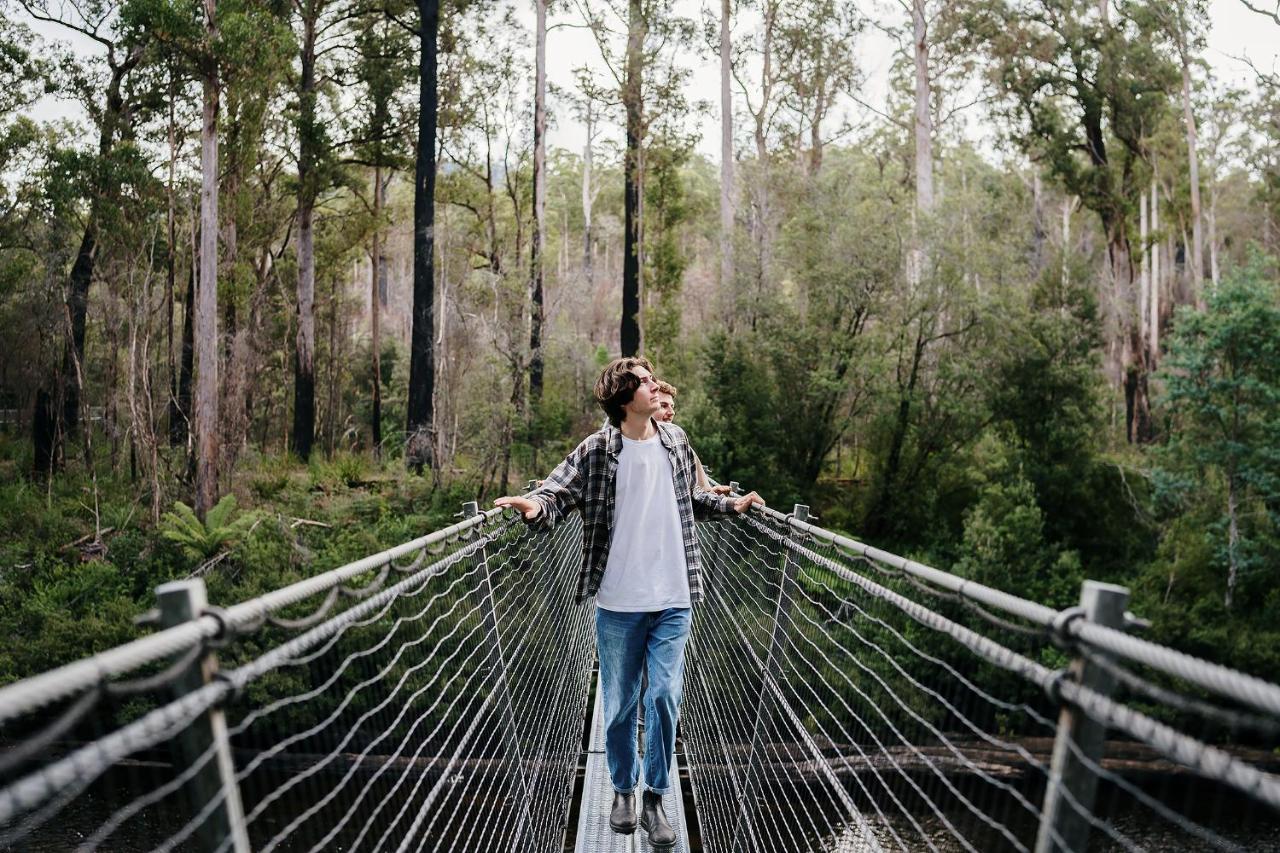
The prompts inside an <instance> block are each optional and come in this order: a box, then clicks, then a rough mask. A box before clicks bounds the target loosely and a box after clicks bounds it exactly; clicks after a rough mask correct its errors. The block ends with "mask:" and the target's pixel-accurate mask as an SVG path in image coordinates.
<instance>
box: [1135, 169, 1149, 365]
mask: <svg viewBox="0 0 1280 853" xmlns="http://www.w3.org/2000/svg"><path fill="white" fill-rule="evenodd" d="M1147 223H1148V220H1147V194H1146V193H1141V194H1139V196H1138V241H1139V242H1138V245H1139V246H1141V247H1142V252H1141V254H1140V255H1139V256H1138V281H1139V282H1140V285H1141V287H1140V289H1139V291H1138V305H1139V306H1141V307H1140V308H1139V310H1138V314H1139V318H1138V319H1139V325H1140V326H1141V334H1142V337H1143V339H1144V340H1145V339H1146V338H1147V337H1148V335H1149V334H1150V330H1149V329H1148V328H1147V327H1148V323H1147V312H1146V310H1145V308H1146V306H1147V305H1148V304H1149V302H1150V300H1151V276H1150V272H1151V243H1150V241H1149V240H1148V238H1149V237H1150V231H1149V229H1148V224H1147Z"/></svg>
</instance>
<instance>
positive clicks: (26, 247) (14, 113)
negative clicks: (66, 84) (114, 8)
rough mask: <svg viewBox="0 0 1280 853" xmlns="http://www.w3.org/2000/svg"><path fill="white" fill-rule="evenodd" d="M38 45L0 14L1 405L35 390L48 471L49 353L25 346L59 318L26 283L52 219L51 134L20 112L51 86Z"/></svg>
mask: <svg viewBox="0 0 1280 853" xmlns="http://www.w3.org/2000/svg"><path fill="white" fill-rule="evenodd" d="M39 47H40V46H39V42H38V41H37V40H36V37H35V35H34V33H32V31H31V29H30V28H29V27H27V26H26V25H24V24H22V23H19V22H18V21H16V20H13V19H11V18H8V17H4V16H0V57H3V60H0V173H3V174H5V175H6V176H9V180H6V181H4V182H0V328H2V329H4V332H5V348H6V354H7V355H8V356H9V357H8V358H6V359H5V361H4V364H3V366H0V386H3V387H4V388H5V389H6V393H5V399H4V401H3V405H4V406H6V407H9V406H15V405H17V404H20V402H21V400H20V398H19V396H18V394H19V393H20V392H17V391H16V389H21V388H24V387H25V388H35V389H37V390H36V392H35V401H34V402H35V405H34V407H33V408H34V417H33V425H32V426H33V428H32V438H33V445H34V451H35V453H34V456H33V461H34V466H33V467H34V473H36V474H39V475H49V474H51V473H52V472H53V471H54V470H56V468H57V466H58V464H59V459H58V455H57V454H58V453H59V452H60V447H61V442H60V441H59V439H58V434H59V429H58V417H57V412H56V411H55V408H56V406H55V399H54V391H53V389H52V388H51V387H49V383H48V377H47V376H46V374H45V371H46V370H47V367H46V366H45V365H46V364H47V363H48V361H50V360H51V359H49V358H48V357H47V356H46V355H45V354H44V353H42V352H40V351H39V350H36V351H32V350H31V349H30V347H31V345H32V344H36V343H40V344H43V343H44V342H45V340H46V339H47V338H48V337H49V335H48V334H47V331H45V330H47V329H49V328H57V327H59V326H60V325H61V324H60V323H58V322H56V321H55V320H54V319H53V317H51V316H50V315H51V314H55V312H54V310H53V308H54V300H52V299H48V298H46V299H44V300H39V301H37V299H36V298H35V294H33V293H31V292H30V291H31V290H32V289H33V288H31V286H30V284H29V283H31V282H35V281H37V280H39V279H40V278H42V277H46V276H48V275H49V272H48V271H46V269H45V267H46V265H45V263H43V261H44V260H45V259H46V258H47V257H48V252H47V251H45V250H44V249H45V247H44V246H42V245H41V244H42V243H43V241H42V240H41V239H40V236H41V235H42V234H45V233H48V231H49V230H50V228H49V226H50V223H49V222H48V221H47V218H46V217H45V216H42V215H41V209H42V208H44V207H46V205H45V204H44V203H42V196H44V195H45V193H44V192H42V190H41V186H40V184H41V177H42V175H41V172H42V171H43V168H44V163H43V161H45V157H46V156H47V154H48V153H49V151H50V148H51V146H50V145H49V143H50V142H51V140H50V138H49V137H50V135H51V134H50V131H49V130H46V129H44V128H42V127H41V126H40V125H39V124H37V123H36V122H35V121H33V120H32V119H31V118H29V117H27V116H25V115H23V114H22V113H23V111H25V110H26V109H28V108H29V107H30V106H31V105H32V104H34V103H35V102H36V101H37V100H38V99H39V98H40V96H41V95H43V94H46V93H47V92H49V91H51V90H53V89H54V87H55V83H54V80H53V78H52V71H53V69H52V67H51V64H50V63H49V62H48V60H47V59H46V58H44V57H43V56H42V55H41V51H40V49H39ZM55 241H56V238H55ZM24 285H25V287H24ZM24 291H25V292H24ZM39 302H43V303H44V305H43V306H40V305H39ZM56 313H60V312H56ZM55 316H56V314H55ZM42 348H43V347H42ZM24 355H25V356H26V357H23V356H24ZM17 407H18V408H25V407H24V406H21V405H17Z"/></svg>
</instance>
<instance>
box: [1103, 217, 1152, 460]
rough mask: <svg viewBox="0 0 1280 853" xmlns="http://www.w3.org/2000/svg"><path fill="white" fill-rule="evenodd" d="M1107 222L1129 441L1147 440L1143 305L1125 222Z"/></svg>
mask: <svg viewBox="0 0 1280 853" xmlns="http://www.w3.org/2000/svg"><path fill="white" fill-rule="evenodd" d="M1105 226H1106V230H1107V234H1108V241H1107V254H1108V260H1109V262H1110V267H1111V276H1112V280H1113V287H1114V290H1115V294H1116V301H1117V302H1118V303H1119V315H1120V337H1121V353H1120V359H1121V370H1122V373H1123V375H1124V380H1123V382H1124V399H1125V434H1126V436H1127V438H1128V440H1129V441H1130V442H1134V443H1146V442H1149V441H1150V440H1151V438H1152V424H1151V405H1150V402H1149V398H1148V388H1147V376H1148V373H1149V372H1150V361H1149V359H1148V356H1147V352H1146V349H1145V347H1144V346H1143V343H1144V342H1143V339H1142V320H1141V310H1142V306H1141V303H1140V301H1139V299H1138V294H1137V292H1136V289H1135V287H1134V284H1135V283H1134V276H1133V259H1132V256H1131V252H1130V248H1129V238H1128V236H1127V234H1126V232H1125V223H1124V221H1123V220H1121V219H1116V220H1112V221H1109V222H1107V223H1105Z"/></svg>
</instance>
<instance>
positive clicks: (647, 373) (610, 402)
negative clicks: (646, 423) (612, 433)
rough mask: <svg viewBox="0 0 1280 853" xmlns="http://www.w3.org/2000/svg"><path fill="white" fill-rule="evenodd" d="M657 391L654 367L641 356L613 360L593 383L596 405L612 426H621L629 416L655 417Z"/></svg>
mask: <svg viewBox="0 0 1280 853" xmlns="http://www.w3.org/2000/svg"><path fill="white" fill-rule="evenodd" d="M657 391H658V380H656V379H654V377H653V365H651V364H650V363H649V359H647V358H644V357H640V356H631V357H627V358H615V359H614V360H613V361H611V362H609V363H608V364H606V365H605V366H604V370H601V371H600V376H599V378H598V379H596V402H597V403H599V404H600V408H602V409H604V413H605V414H606V415H607V416H608V417H609V423H611V424H613V425H614V426H620V425H621V424H622V421H623V420H624V419H625V418H626V417H627V414H628V413H631V414H637V415H642V416H645V417H652V416H653V415H654V414H656V413H657V410H658V401H657V396H656V395H657Z"/></svg>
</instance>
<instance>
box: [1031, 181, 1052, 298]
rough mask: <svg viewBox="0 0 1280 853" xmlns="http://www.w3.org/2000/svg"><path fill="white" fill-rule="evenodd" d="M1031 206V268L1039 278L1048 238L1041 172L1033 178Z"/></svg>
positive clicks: (1042, 269)
mask: <svg viewBox="0 0 1280 853" xmlns="http://www.w3.org/2000/svg"><path fill="white" fill-rule="evenodd" d="M1031 204H1032V223H1031V268H1032V269H1033V270H1035V273H1036V275H1037V276H1039V275H1040V273H1042V272H1044V267H1045V241H1046V238H1047V237H1048V233H1047V232H1046V231H1045V215H1044V184H1043V182H1042V181H1041V180H1040V173H1039V172H1036V173H1034V174H1033V175H1032V178H1031Z"/></svg>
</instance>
